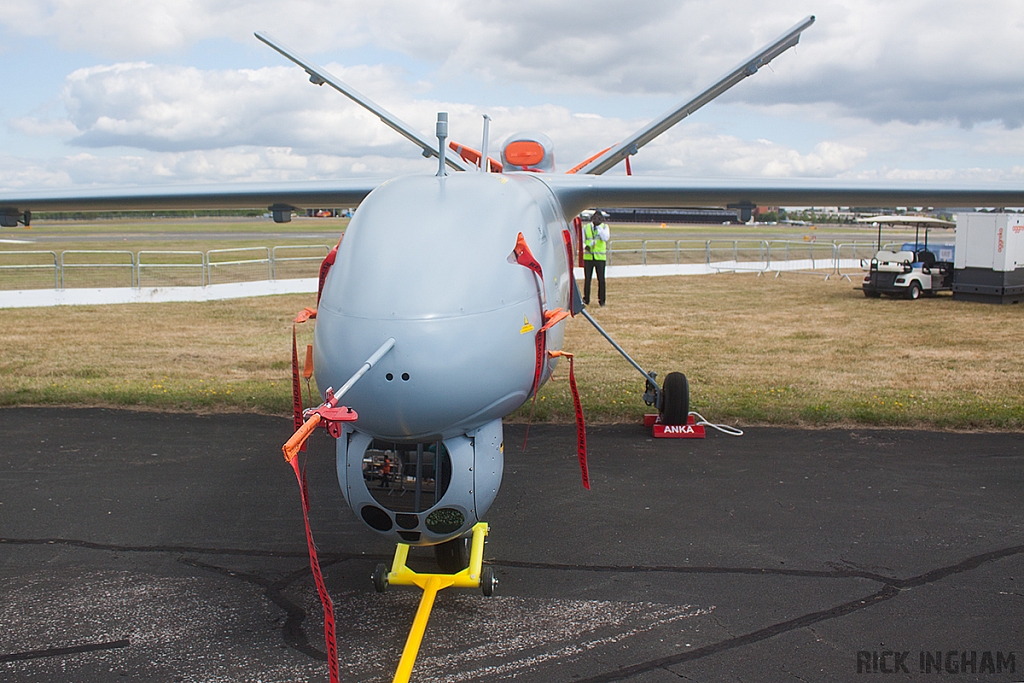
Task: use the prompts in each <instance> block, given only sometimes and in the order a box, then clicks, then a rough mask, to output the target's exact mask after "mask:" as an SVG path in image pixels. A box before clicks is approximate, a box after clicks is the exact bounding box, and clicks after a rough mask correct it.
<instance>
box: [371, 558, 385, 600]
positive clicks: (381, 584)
mask: <svg viewBox="0 0 1024 683" xmlns="http://www.w3.org/2000/svg"><path fill="white" fill-rule="evenodd" d="M370 578H372V579H373V588H374V590H376V591H377V592H378V593H383V592H384V591H386V590H387V589H388V566H387V565H386V564H378V565H377V566H376V567H374V569H373V574H371V575H370Z"/></svg>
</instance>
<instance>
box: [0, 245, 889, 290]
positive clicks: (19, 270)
mask: <svg viewBox="0 0 1024 683" xmlns="http://www.w3.org/2000/svg"><path fill="white" fill-rule="evenodd" d="M885 246H886V247H890V246H893V245H885ZM330 250H331V247H330V246H328V245H321V244H317V245H285V246H276V247H245V248H239V249H212V250H210V251H206V252H202V251H149V250H147V251H139V252H136V253H133V252H131V251H102V250H67V251H64V252H60V253H58V252H56V251H2V250H0V290H5V289H6V290H12V289H72V288H82V287H136V288H141V287H188V286H195V287H202V286H206V285H212V284H219V283H227V282H255V281H261V280H287V279H295V278H310V277H317V275H318V274H319V272H320V263H321V262H322V261H323V259H324V257H325V256H326V255H327V254H328V253H329V252H330ZM875 250H876V244H875V243H874V242H849V243H836V242H814V241H812V242H795V241H786V240H714V239H711V240H692V239H691V240H685V239H683V240H668V239H649V240H612V241H611V242H609V249H608V265H616V266H624V265H658V264H704V265H706V266H708V267H711V268H715V269H718V270H734V271H744V270H747V271H756V272H764V271H768V270H772V267H773V265H778V264H782V263H789V264H791V265H792V264H793V263H794V262H797V261H799V262H801V266H803V265H806V267H801V268H800V269H799V270H796V271H791V272H813V273H815V274H817V275H821V274H823V273H826V272H827V273H835V274H838V275H840V276H842V277H849V276H850V273H848V272H844V271H843V269H842V267H841V263H842V262H848V261H849V260H851V259H855V260H862V259H869V258H871V257H872V256H873V255H874V254H875Z"/></svg>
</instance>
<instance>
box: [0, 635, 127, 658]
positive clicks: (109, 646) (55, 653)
mask: <svg viewBox="0 0 1024 683" xmlns="http://www.w3.org/2000/svg"><path fill="white" fill-rule="evenodd" d="M130 645H131V643H130V642H129V641H128V639H127V638H122V639H120V640H112V641H108V642H105V643H86V644H84V645H73V646H71V647H50V648H46V649H45V650H29V651H27V652H14V653H11V654H8V655H0V662H18V661H23V660H26V659H40V658H42V657H59V656H61V655H74V654H78V653H80V652H97V651H99V650H116V649H118V648H122V647H129V646H130Z"/></svg>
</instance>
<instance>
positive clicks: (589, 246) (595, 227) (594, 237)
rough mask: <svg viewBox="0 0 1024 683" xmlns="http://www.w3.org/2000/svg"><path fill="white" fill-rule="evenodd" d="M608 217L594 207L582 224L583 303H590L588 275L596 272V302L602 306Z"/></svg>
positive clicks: (606, 256)
mask: <svg viewBox="0 0 1024 683" xmlns="http://www.w3.org/2000/svg"><path fill="white" fill-rule="evenodd" d="M606 218H608V217H607V216H606V215H605V214H604V213H603V212H602V211H601V209H596V210H595V211H594V215H593V216H591V218H590V222H589V223H584V224H583V303H585V304H589V303H590V276H591V275H592V274H594V273H597V303H599V304H600V305H602V306H604V300H605V286H604V266H605V263H606V262H607V261H608V240H609V239H610V238H611V234H610V233H609V232H608V224H607V223H605V219H606Z"/></svg>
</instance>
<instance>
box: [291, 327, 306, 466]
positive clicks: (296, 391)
mask: <svg viewBox="0 0 1024 683" xmlns="http://www.w3.org/2000/svg"><path fill="white" fill-rule="evenodd" d="M292 415H293V417H294V420H295V429H296V431H298V429H299V427H301V426H302V423H303V422H305V420H304V419H303V417H302V385H300V384H299V348H298V345H297V343H296V341H295V325H292ZM301 450H306V444H305V442H303V444H302V447H301Z"/></svg>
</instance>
